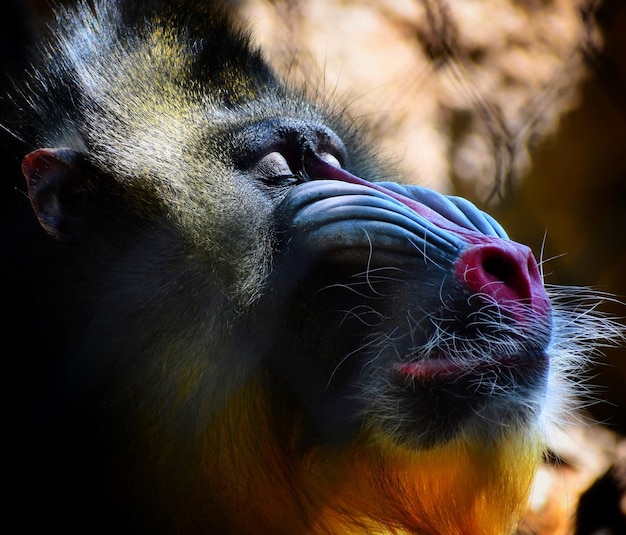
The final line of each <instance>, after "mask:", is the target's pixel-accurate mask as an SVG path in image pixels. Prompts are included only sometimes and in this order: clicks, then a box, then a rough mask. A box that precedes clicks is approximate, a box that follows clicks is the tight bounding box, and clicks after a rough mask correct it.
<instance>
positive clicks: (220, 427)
mask: <svg viewBox="0 0 626 535" xmlns="http://www.w3.org/2000/svg"><path fill="white" fill-rule="evenodd" d="M259 390H260V387H259V386H258V385H256V384H255V386H253V387H251V388H246V389H245V390H244V391H242V392H240V394H239V395H238V396H237V399H236V400H233V402H232V403H231V404H229V407H228V409H227V410H226V411H224V412H223V413H222V414H220V415H219V416H218V417H217V418H216V421H215V422H214V423H213V424H212V425H211V427H210V428H209V429H208V430H207V434H206V437H205V439H206V442H205V445H204V448H203V449H204V455H203V457H204V460H203V461H202V462H203V465H204V470H205V472H204V473H205V477H206V478H205V480H204V482H199V481H197V482H196V484H197V485H199V487H196V485H193V484H192V485H191V486H190V487H189V491H190V492H189V493H186V494H187V496H188V497H190V496H192V495H195V496H194V498H193V503H190V502H189V501H187V500H183V501H185V504H180V503H179V505H180V507H179V509H178V510H179V514H178V520H177V523H178V524H179V526H181V527H182V528H183V529H182V531H183V532H184V531H185V527H187V528H189V529H190V530H193V529H194V528H197V527H199V526H204V527H205V528H208V532H209V533H218V532H219V533H238V534H245V533H254V534H272V535H276V534H293V535H305V534H306V535H318V534H319V535H321V534H326V535H328V534H337V535H343V534H346V535H347V534H368V535H371V534H374V533H376V534H385V533H388V534H409V533H411V534H421V535H429V534H441V535H454V534H464V535H474V534H476V535H478V534H480V535H504V534H507V533H511V532H513V531H514V529H515V527H516V525H517V523H518V521H519V518H520V517H521V515H522V514H523V512H524V510H525V508H526V502H527V498H528V494H529V491H530V485H531V481H532V479H533V476H534V474H535V470H536V468H537V465H538V464H539V461H540V458H541V446H540V441H539V440H537V437H534V436H532V433H531V432H528V431H526V432H519V433H517V434H514V435H512V436H509V437H508V438H506V439H503V440H500V441H497V442H494V443H493V444H489V445H485V444H483V443H480V444H472V443H465V442H461V441H456V442H453V443H450V444H448V445H445V446H443V447H439V448H434V449H432V450H428V451H417V452H412V451H407V450H404V449H401V448H399V447H397V446H394V445H393V444H392V443H390V442H389V443H384V442H383V443H380V442H376V441H373V440H371V439H369V440H368V439H366V438H364V437H360V438H358V439H355V440H353V441H352V442H351V443H349V444H342V445H340V446H336V447H332V448H331V447H326V446H324V447H313V448H303V447H302V446H301V443H302V440H301V437H300V434H299V429H298V428H297V425H296V424H295V423H294V422H295V421H296V416H295V415H294V414H293V411H289V410H287V409H286V408H285V409H284V411H283V414H282V415H281V414H278V415H277V414H276V412H275V408H270V406H269V405H270V404H268V403H264V402H263V400H264V399H266V398H265V397H264V396H263V395H262V394H260V393H259ZM272 411H274V412H272ZM283 426H285V427H283ZM299 444H300V445H299ZM194 487H195V489H196V490H198V491H199V492H195V491H192V489H193V488H194ZM199 500H204V503H199ZM192 510H193V511H198V510H202V511H203V513H202V514H201V516H203V517H204V518H198V517H197V513H191V511H192ZM215 530H216V531H215Z"/></svg>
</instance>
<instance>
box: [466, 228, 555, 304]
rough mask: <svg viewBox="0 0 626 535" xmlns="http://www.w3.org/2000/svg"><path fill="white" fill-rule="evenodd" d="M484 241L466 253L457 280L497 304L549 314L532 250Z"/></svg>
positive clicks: (503, 242)
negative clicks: (521, 307)
mask: <svg viewBox="0 0 626 535" xmlns="http://www.w3.org/2000/svg"><path fill="white" fill-rule="evenodd" d="M485 238H486V239H485V240H484V241H482V242H481V243H477V244H473V245H470V246H469V247H468V248H467V249H466V250H465V251H463V253H462V254H461V256H460V257H459V259H458V260H457V262H456V266H455V273H456V276H457V278H458V279H459V280H460V281H461V282H463V283H465V284H466V285H467V287H468V288H469V289H470V290H471V291H472V292H475V293H478V294H482V295H484V296H486V297H489V298H491V299H493V301H494V302H496V303H498V304H501V305H507V306H508V307H512V308H516V307H517V306H518V305H521V306H523V307H524V308H525V309H530V310H532V311H533V312H535V313H538V314H540V315H545V314H547V313H548V311H549V310H550V301H549V299H548V294H547V293H546V290H545V288H544V286H543V281H542V278H541V273H540V272H539V267H538V266H537V261H536V260H535V257H534V256H533V254H532V252H531V250H530V249H529V248H528V247H526V246H525V245H522V244H520V243H517V242H513V241H508V240H502V239H499V238H495V237H485Z"/></svg>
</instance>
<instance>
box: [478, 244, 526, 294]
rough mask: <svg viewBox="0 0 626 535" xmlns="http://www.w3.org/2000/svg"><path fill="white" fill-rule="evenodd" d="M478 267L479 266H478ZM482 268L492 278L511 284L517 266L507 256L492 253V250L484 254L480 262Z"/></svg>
mask: <svg viewBox="0 0 626 535" xmlns="http://www.w3.org/2000/svg"><path fill="white" fill-rule="evenodd" d="M478 269H480V266H478ZM482 269H483V270H484V271H485V273H486V274H488V275H491V276H492V277H493V278H494V280H496V281H501V282H503V283H505V284H507V285H510V286H513V285H514V283H515V279H516V278H517V276H518V275H517V273H516V272H517V271H518V267H517V265H516V263H515V262H514V261H513V260H512V259H511V258H509V257H508V256H505V255H502V254H500V252H497V254H493V251H492V252H490V253H489V254H487V255H485V257H484V258H483V262H482Z"/></svg>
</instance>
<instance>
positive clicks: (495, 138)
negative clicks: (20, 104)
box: [0, 0, 626, 533]
mask: <svg viewBox="0 0 626 535" xmlns="http://www.w3.org/2000/svg"><path fill="white" fill-rule="evenodd" d="M3 1H4V2H5V3H4V4H3V5H4V7H3V8H2V10H3V11H4V15H5V16H4V17H3V20H2V21H0V25H1V27H0V51H1V54H0V60H1V61H2V74H3V75H14V74H15V73H16V72H19V70H20V69H21V68H22V67H23V62H24V56H23V50H24V45H25V44H27V43H29V42H31V41H32V40H33V39H34V38H33V37H32V36H33V35H34V33H33V32H32V30H33V29H34V28H35V27H36V26H37V25H38V24H40V23H41V22H42V21H43V22H45V21H46V20H47V19H48V17H49V16H50V10H49V8H48V7H47V3H46V2H44V1H41V0H3ZM72 1H74V0H69V1H67V0H66V1H65V2H60V3H66V4H68V3H71V2H72ZM230 4H232V6H233V8H234V9H236V10H238V13H239V14H240V15H241V17H242V18H244V19H246V20H247V21H248V22H249V24H250V25H251V27H252V30H253V32H254V36H255V40H256V41H258V42H259V43H260V44H261V45H262V46H263V48H264V49H265V51H266V55H267V57H268V59H269V60H270V62H271V63H272V64H273V65H274V67H275V68H276V69H277V70H278V71H279V72H280V73H283V74H285V75H286V76H287V77H289V78H290V79H291V80H292V81H294V82H296V83H305V84H306V85H307V86H308V87H309V88H311V90H313V91H319V92H320V93H322V94H326V95H332V97H333V98H339V99H343V100H344V101H345V102H346V104H347V106H348V107H349V108H350V110H351V111H352V113H353V114H354V115H356V116H358V117H362V118H364V119H365V120H367V121H368V122H369V123H370V124H371V132H372V137H373V138H374V140H375V142H376V143H378V144H379V146H380V151H381V153H382V154H383V155H384V156H385V157H388V158H390V159H391V160H393V161H394V162H396V163H397V165H398V166H399V168H400V169H401V171H402V174H403V176H404V177H405V178H406V180H407V181H409V182H413V183H418V184H421V185H426V186H429V187H432V188H434V189H437V190H439V191H442V192H446V193H451V194H458V195H462V196H464V197H467V198H469V199H471V200H473V201H474V202H476V203H477V204H479V205H480V206H482V207H483V208H485V209H486V210H488V211H489V212H490V213H492V214H493V215H495V216H496V217H497V218H498V219H499V220H500V221H501V222H502V223H503V225H504V226H505V228H506V229H507V230H508V232H509V234H510V235H511V236H512V237H513V238H514V239H516V240H517V241H521V242H524V243H527V244H528V245H530V246H531V247H532V248H533V249H534V251H535V252H536V254H537V255H540V256H541V259H542V260H543V269H544V272H545V275H546V281H547V282H549V283H550V284H564V285H574V286H586V287H591V288H593V289H595V290H597V291H600V292H607V293H609V294H613V295H614V296H615V297H616V300H617V301H619V300H621V301H626V2H625V1H624V0H603V1H600V0H360V1H356V0H317V1H315V2H312V1H305V0H273V1H270V0H238V1H234V0H233V1H231V2H230ZM0 113H1V110H0ZM0 122H1V119H0ZM3 157H4V156H3ZM3 164H6V165H15V162H3ZM3 187H4V186H3ZM617 301H612V300H611V299H607V300H606V302H605V303H604V304H603V305H602V310H603V311H604V312H606V313H608V314H612V315H614V316H617V317H621V318H623V317H625V316H626V307H625V306H624V305H622V304H619V303H618V302H617ZM589 377H590V383H591V384H593V385H595V389H594V394H593V398H594V400H595V401H594V402H593V403H591V404H590V405H589V406H588V408H587V410H588V411H589V416H590V418H591V419H592V420H593V421H596V422H600V423H601V424H602V425H601V426H595V427H592V428H589V427H587V426H583V428H582V430H581V429H575V430H572V431H571V432H570V433H569V435H568V438H564V437H561V439H562V442H560V443H559V451H558V452H557V455H558V456H559V457H560V459H561V464H560V465H559V466H560V467H561V468H562V467H563V466H565V467H567V465H568V463H569V464H571V465H574V464H576V465H580V466H582V465H585V463H587V464H591V465H592V469H591V468H590V473H593V477H596V476H598V474H602V472H603V470H605V469H606V467H607V466H609V465H610V464H611V462H613V461H614V458H615V456H616V455H618V454H619V451H620V450H619V443H620V442H619V441H620V438H619V436H620V435H625V434H626V349H625V348H608V349H607V350H606V354H605V356H604V357H602V358H601V359H598V361H597V362H596V363H595V364H594V365H593V366H592V369H591V370H590V371H589ZM590 429H591V431H590ZM605 431H606V432H608V434H606V433H605ZM616 437H617V438H616ZM561 439H560V440H561ZM607 452H608V453H607ZM621 455H622V461H623V458H625V457H626V453H625V452H623V451H622V453H621ZM596 456H597V457H596ZM598 459H601V460H598ZM594 463H595V464H594ZM624 466H626V463H625V464H624ZM622 475H623V476H624V479H623V481H622V483H623V482H624V481H626V473H624V474H622ZM540 476H541V474H540ZM567 477H569V476H567V475H566V476H564V475H563V473H561V474H560V475H559V478H560V480H561V484H562V483H563V482H564V481H565V480H566V479H567ZM585 477H586V479H584V481H583V482H582V483H578V484H579V485H580V486H581V487H586V486H587V485H588V484H589V483H590V481H591V478H592V476H590V475H588V474H587V475H586V476H585ZM551 484H552V485H554V484H557V485H558V484H559V483H558V482H557V483H554V482H552V483H551ZM552 488H554V487H552ZM623 490H624V489H623V488H622V491H623ZM603 500H604V498H601V499H600V501H599V502H597V503H596V504H595V505H594V507H596V508H597V507H601V503H602V501H603ZM570 501H571V500H570ZM599 504H600V505H599ZM540 505H541V506H542V507H543V506H545V505H546V502H545V499H544V502H542V503H540ZM563 507H565V506H563ZM622 507H624V508H626V500H624V499H623V503H622ZM622 513H623V511H622ZM607 515H609V513H607ZM618 524H619V521H617V524H615V525H618ZM619 525H620V526H624V525H625V524H619ZM559 529H560V528H557V527H555V528H554V529H553V530H552V531H549V530H546V531H542V533H544V532H545V533H548V532H550V533H566V532H567V533H569V532H570V531H571V526H570V527H568V528H563V530H564V531H559ZM620 529H621V528H614V530H617V531H605V532H602V533H619V532H620V531H619V530H620ZM567 530H570V531H567ZM527 532H528V533H531V532H532V533H539V532H540V530H539V528H533V527H529V528H528V531H527ZM624 532H626V530H625V531H624ZM577 533H595V531H593V528H589V529H587V530H586V531H585V529H583V528H578V531H577ZM598 533H600V532H598Z"/></svg>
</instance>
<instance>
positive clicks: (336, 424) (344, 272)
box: [256, 119, 551, 449]
mask: <svg viewBox="0 0 626 535" xmlns="http://www.w3.org/2000/svg"><path fill="white" fill-rule="evenodd" d="M266 128H267V130H268V132H267V139H269V140H272V143H271V147H268V148H267V149H266V150H265V151H263V150H260V153H262V154H265V153H268V154H267V155H266V156H263V157H262V158H261V160H260V163H257V164H256V165H257V166H259V167H261V166H262V167H263V169H264V171H265V172H268V173H269V172H272V171H270V170H271V169H273V173H274V174H273V176H275V177H286V176H289V177H291V178H290V179H289V181H290V182H289V184H288V185H287V186H286V194H285V196H284V198H282V199H281V201H280V202H279V203H278V205H277V207H276V210H275V217H276V242H277V244H278V246H277V249H278V253H277V255H276V260H275V263H274V266H275V271H274V272H273V273H272V274H271V275H270V277H269V281H270V282H269V288H270V289H271V290H270V292H269V295H271V296H272V299H275V294H276V293H278V294H281V293H282V295H283V297H284V299H285V305H284V306H285V307H286V309H287V310H288V312H287V314H285V315H284V319H283V320H282V325H283V332H282V334H281V336H279V337H277V340H276V343H277V345H276V346H275V347H272V349H271V350H270V351H269V358H268V362H269V364H270V366H271V367H273V368H275V371H276V373H277V374H279V375H281V376H282V378H283V380H284V382H285V383H286V384H288V385H294V386H296V388H295V389H294V395H296V396H297V397H298V398H299V399H300V401H301V402H302V403H303V404H304V405H305V406H306V407H307V409H308V411H309V412H310V414H311V417H312V418H313V420H314V421H315V422H316V425H317V426H318V427H319V430H320V432H321V433H322V434H323V435H324V436H326V435H328V436H329V437H333V438H337V437H338V436H345V435H346V433H350V432H354V430H355V429H358V428H359V427H362V426H363V425H366V426H370V427H372V428H373V429H376V430H377V432H380V433H382V434H383V435H385V436H388V437H391V438H392V439H393V440H394V441H396V442H398V443H401V444H403V445H405V446H408V447H411V448H418V449H420V448H429V447H432V446H435V445H438V444H442V443H445V442H446V441H449V440H451V439H452V438H454V437H457V438H458V437H460V436H465V435H476V436H479V437H480V440H486V441H489V440H491V439H492V438H494V437H496V436H498V435H500V434H501V433H502V432H503V431H505V430H510V429H513V428H517V427H519V426H526V425H528V424H529V423H530V422H532V421H533V420H534V419H536V417H537V416H538V414H539V413H540V412H541V407H542V403H543V398H544V396H545V394H546V388H547V376H548V372H549V357H548V355H547V353H546V350H547V348H548V344H549V342H550V330H551V308H550V301H549V299H548V296H547V294H546V291H545V289H544V287H543V283H542V280H541V275H540V273H539V269H538V267H537V263H536V261H535V259H534V257H533V255H532V253H531V251H530V250H529V249H528V248H527V247H526V246H523V245H521V244H519V243H516V242H513V241H511V240H509V239H508V237H507V235H506V233H505V232H504V231H503V229H502V228H501V227H500V225H498V223H497V222H495V221H494V220H493V219H492V218H491V217H490V216H488V215H487V214H485V213H483V212H481V211H480V210H478V209H477V208H476V207H475V206H474V205H472V204H471V203H469V202H468V201H466V200H464V199H461V198H455V197H446V196H443V195H440V194H438V193H435V192H434V191H431V190H428V189H425V188H421V187H417V186H407V185H400V184H397V183H391V182H369V181H367V180H364V179H362V178H359V177H357V176H355V175H354V174H352V173H351V172H350V171H349V170H348V169H347V168H346V167H348V168H349V166H350V163H349V162H350V157H349V154H348V153H347V149H346V147H345V145H344V144H343V143H342V141H341V139H340V138H339V137H338V136H337V135H336V134H334V133H333V132H332V131H330V130H329V129H327V128H324V127H321V126H318V125H316V124H315V123H313V124H312V123H310V122H295V121H290V120H286V119H283V120H277V121H272V122H271V123H269V124H268V125H266ZM277 132H280V135H279V134H277ZM277 138H278V139H281V140H297V141H293V142H289V141H281V142H279V143H277V142H276V141H275V140H276V139H277ZM268 145H270V143H268ZM269 151H271V152H269ZM281 180H286V179H283V178H281ZM275 286H279V287H282V289H281V288H279V289H277V290H275ZM312 315H313V317H312ZM296 348H297V350H296ZM295 351H297V352H298V353H300V354H301V355H306V358H298V356H297V355H296V354H295ZM304 385H306V386H304Z"/></svg>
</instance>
